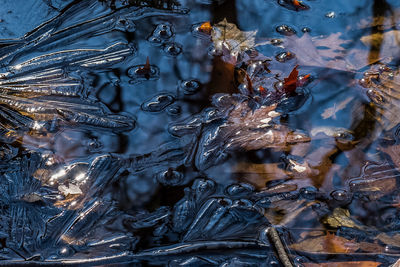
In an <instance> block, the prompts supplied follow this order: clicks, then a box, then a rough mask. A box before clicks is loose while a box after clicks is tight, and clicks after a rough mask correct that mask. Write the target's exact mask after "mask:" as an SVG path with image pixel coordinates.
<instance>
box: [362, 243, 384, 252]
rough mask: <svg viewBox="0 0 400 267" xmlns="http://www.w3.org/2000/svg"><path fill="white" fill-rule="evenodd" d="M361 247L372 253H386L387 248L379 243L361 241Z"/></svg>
mask: <svg viewBox="0 0 400 267" xmlns="http://www.w3.org/2000/svg"><path fill="white" fill-rule="evenodd" d="M358 244H359V245H360V249H361V250H363V251H365V252H372V253H384V252H385V248H384V247H382V246H381V245H379V244H377V243H370V242H360V243H358Z"/></svg>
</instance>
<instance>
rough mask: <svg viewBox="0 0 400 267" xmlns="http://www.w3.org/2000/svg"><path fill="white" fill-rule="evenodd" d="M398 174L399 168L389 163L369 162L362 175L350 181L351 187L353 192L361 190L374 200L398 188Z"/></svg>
mask: <svg viewBox="0 0 400 267" xmlns="http://www.w3.org/2000/svg"><path fill="white" fill-rule="evenodd" d="M397 176H398V175H397V170H396V169H394V168H393V167H392V166H391V165H390V164H388V163H381V164H376V163H368V164H366V165H365V166H364V168H363V172H362V175H361V176H360V177H357V178H353V179H351V180H350V181H349V187H350V190H351V191H352V192H361V193H363V194H364V195H368V197H369V198H370V199H372V200H374V199H378V198H380V197H382V196H384V195H386V194H389V193H391V192H393V191H394V190H395V189H396V183H397V182H396V181H397Z"/></svg>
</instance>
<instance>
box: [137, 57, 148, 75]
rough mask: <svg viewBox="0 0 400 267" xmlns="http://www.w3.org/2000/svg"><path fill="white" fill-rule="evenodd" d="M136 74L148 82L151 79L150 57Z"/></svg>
mask: <svg viewBox="0 0 400 267" xmlns="http://www.w3.org/2000/svg"><path fill="white" fill-rule="evenodd" d="M136 73H137V74H139V75H143V76H144V77H145V78H146V79H147V80H148V79H149V78H150V74H151V66H150V60H149V57H147V58H146V64H144V66H143V67H141V68H139V69H138V70H137V71H136Z"/></svg>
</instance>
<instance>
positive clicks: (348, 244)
mask: <svg viewBox="0 0 400 267" xmlns="http://www.w3.org/2000/svg"><path fill="white" fill-rule="evenodd" d="M323 247H324V249H325V250H326V251H329V252H333V253H349V252H354V251H356V250H357V249H358V248H359V245H358V244H356V243H354V242H353V241H351V240H348V239H346V238H343V237H340V236H337V235H335V234H331V233H329V232H328V233H327V235H326V238H325V242H324V244H323Z"/></svg>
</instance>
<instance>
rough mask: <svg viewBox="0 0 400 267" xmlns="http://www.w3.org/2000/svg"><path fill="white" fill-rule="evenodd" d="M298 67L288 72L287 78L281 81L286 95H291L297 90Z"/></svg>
mask: <svg viewBox="0 0 400 267" xmlns="http://www.w3.org/2000/svg"><path fill="white" fill-rule="evenodd" d="M298 67H299V65H296V66H295V67H294V68H293V70H292V71H291V72H290V74H289V76H288V77H287V78H284V79H283V89H284V91H285V93H286V94H293V93H294V92H295V91H296V88H297V77H298V76H299V71H298V70H297V68H298Z"/></svg>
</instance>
